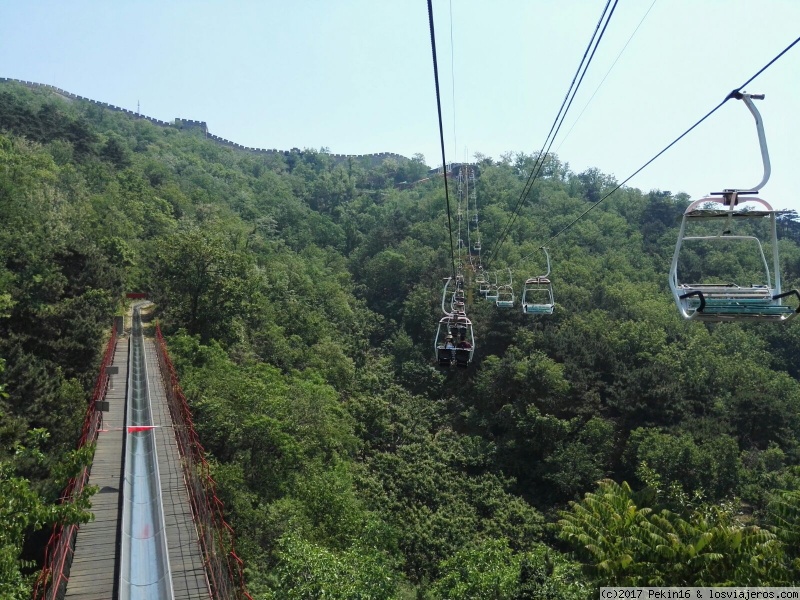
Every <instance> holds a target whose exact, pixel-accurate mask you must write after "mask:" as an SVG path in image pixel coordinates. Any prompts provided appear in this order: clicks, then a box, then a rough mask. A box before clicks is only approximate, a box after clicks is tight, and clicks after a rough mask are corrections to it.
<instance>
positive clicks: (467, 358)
mask: <svg viewBox="0 0 800 600" xmlns="http://www.w3.org/2000/svg"><path fill="white" fill-rule="evenodd" d="M451 281H452V277H448V278H447V279H446V280H445V284H444V289H443V290H442V312H443V313H444V316H443V317H442V318H441V319H439V326H438V327H437V329H436V339H435V340H434V351H435V352H436V362H437V364H438V365H439V366H440V367H452V366H454V365H455V366H457V367H467V366H468V365H469V364H470V363H471V362H472V357H473V355H474V354H475V334H474V332H473V330H472V321H470V320H469V319H468V318H467V315H466V313H465V312H463V311H452V312H449V311H447V309H446V307H445V303H446V300H447V288H448V286H449V285H450V282H451ZM451 297H452V296H451ZM451 302H452V300H451Z"/></svg>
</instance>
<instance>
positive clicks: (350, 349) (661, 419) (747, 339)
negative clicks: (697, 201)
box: [0, 83, 800, 600]
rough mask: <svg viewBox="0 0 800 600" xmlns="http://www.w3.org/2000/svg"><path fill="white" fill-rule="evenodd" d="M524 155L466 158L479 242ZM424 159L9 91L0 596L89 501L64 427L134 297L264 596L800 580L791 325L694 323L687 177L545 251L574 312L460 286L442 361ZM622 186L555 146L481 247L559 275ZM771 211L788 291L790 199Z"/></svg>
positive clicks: (22, 587) (527, 163)
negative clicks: (76, 490) (462, 346)
mask: <svg viewBox="0 0 800 600" xmlns="http://www.w3.org/2000/svg"><path fill="white" fill-rule="evenodd" d="M386 149H387V150H391V148H386ZM673 151H674V152H680V148H676V149H675V150H673ZM536 159H537V156H535V155H531V154H526V153H524V152H517V153H514V152H512V153H508V154H506V155H503V156H501V157H499V158H491V157H487V156H482V155H480V154H479V155H476V158H475V165H476V168H477V169H478V172H479V177H478V178H477V179H476V196H477V200H478V207H479V215H480V231H481V237H482V240H483V242H484V247H487V248H488V247H491V246H492V245H493V244H494V243H495V242H496V241H497V240H498V239H499V238H500V236H501V235H502V232H503V230H504V228H505V227H506V224H507V223H509V219H510V218H511V217H512V214H513V211H514V209H515V207H516V203H517V201H518V199H519V198H520V194H521V192H522V190H523V186H524V185H525V183H526V181H527V179H528V176H529V174H530V171H531V169H532V168H533V164H534V161H535V160H536ZM428 171H429V167H428V166H427V165H426V164H425V158H424V157H422V156H420V155H417V156H415V157H414V158H412V159H410V160H408V161H398V160H393V159H389V160H385V161H384V162H382V163H381V164H379V165H377V166H371V165H370V164H369V162H368V161H364V162H359V161H358V160H347V161H344V162H339V163H335V162H334V161H333V159H332V157H331V156H329V155H328V154H327V153H326V151H325V149H320V150H319V151H315V150H310V149H307V150H303V151H301V152H300V151H293V152H289V153H286V154H280V153H275V154H257V153H253V152H247V151H243V150H235V149H231V148H227V147H224V146H221V145H219V144H216V143H214V142H212V141H211V140H208V139H205V138H204V136H203V135H202V133H200V132H196V131H195V132H192V131H181V130H179V129H178V128H176V127H159V126H157V125H154V124H152V123H150V122H147V121H146V120H142V119H136V118H134V117H133V116H131V115H126V114H122V113H117V112H112V111H110V110H107V109H104V108H102V107H100V106H97V105H95V104H92V103H90V102H87V101H67V100H65V99H62V98H60V97H57V96H55V95H53V94H51V93H48V92H46V91H37V90H30V89H27V88H25V87H22V86H20V85H17V84H12V83H8V84H3V85H0V359H2V360H1V361H0V369H1V370H2V372H0V441H1V443H0V522H2V523H3V524H4V527H2V528H0V597H2V598H28V597H30V593H31V586H32V581H33V579H34V578H35V576H36V574H37V571H38V569H39V568H41V560H42V556H41V553H40V551H39V549H41V548H42V547H43V546H44V543H45V542H46V539H47V536H48V535H49V531H50V527H51V526H52V524H53V523H54V522H81V521H86V520H88V519H90V518H91V498H90V497H88V496H87V497H84V498H82V499H80V501H79V502H76V503H74V504H69V505H63V504H59V503H58V497H59V495H60V490H61V489H62V487H63V485H64V483H65V481H66V480H67V479H68V478H69V477H70V476H71V475H72V474H74V473H75V472H76V470H77V469H78V468H80V466H81V465H83V464H86V463H87V462H89V461H91V448H89V449H88V450H84V451H80V452H77V451H75V450H74V448H75V443H76V441H77V439H78V438H79V437H80V428H81V424H82V422H83V417H84V413H85V410H86V405H87V402H88V399H89V397H90V395H91V390H92V388H93V385H94V379H95V377H96V375H97V369H98V365H99V364H100V360H101V358H102V352H103V349H104V343H105V341H106V339H107V336H108V332H109V329H110V326H111V322H112V317H113V316H114V315H115V314H121V312H122V311H124V310H125V306H124V294H125V292H129V291H137V292H138V291H142V292H147V293H148V294H149V297H150V299H152V300H153V302H154V303H155V304H156V313H157V316H158V318H159V320H160V322H161V325H162V328H163V330H164V332H165V335H166V337H167V342H168V345H169V350H170V353H171V355H172V357H173V360H174V362H175V365H176V367H177V369H178V372H179V374H180V377H181V383H182V386H183V388H184V390H185V392H186V395H187V397H188V399H189V402H190V405H191V408H192V411H193V415H194V422H195V427H196V428H197V430H198V433H199V435H200V438H201V441H202V443H203V445H204V447H205V449H206V451H207V453H208V456H207V458H208V460H209V462H210V464H211V467H212V475H213V477H214V479H215V480H216V482H217V485H218V493H219V495H220V498H221V499H222V500H223V501H224V503H225V511H226V518H227V520H228V522H229V523H230V524H231V525H232V527H233V529H234V531H235V535H236V546H237V552H238V554H239V555H240V556H241V558H242V560H243V561H244V564H245V575H246V580H247V586H248V590H249V592H250V594H251V595H252V596H253V598H255V599H258V600H267V599H270V600H272V599H274V600H282V599H315V598H323V597H324V598H333V599H361V600H367V599H375V600H378V599H400V600H435V599H495V600H524V599H534V598H536V599H553V600H555V599H563V600H573V599H575V600H577V599H584V598H586V599H588V598H593V597H596V594H597V590H598V588H599V587H600V586H604V585H650V586H661V585H704V586H712V585H716V586H726V585H781V584H791V583H797V582H800V381H799V380H798V377H799V376H800V363H798V362H797V361H796V360H795V359H794V358H793V357H794V356H795V349H796V348H797V347H798V344H800V320H795V321H791V322H790V323H789V324H785V325H781V324H766V325H764V324H757V323H730V324H729V323H723V324H703V323H695V322H687V321H684V320H683V319H681V318H680V317H679V314H678V311H677V310H676V307H675V304H674V301H673V299H672V297H671V295H670V292H669V286H668V282H667V273H668V271H669V265H670V260H671V258H672V252H673V249H674V246H675V240H676V238H677V235H678V225H679V223H680V216H681V214H682V213H683V211H684V209H685V208H686V206H687V205H688V204H689V200H690V199H689V198H688V196H686V195H685V194H673V193H671V192H670V191H666V190H653V191H649V192H645V191H641V190H638V189H635V188H629V187H624V188H622V189H620V190H619V191H618V192H616V193H615V194H614V195H613V196H612V197H610V198H609V199H608V200H607V201H605V202H603V203H602V204H601V205H599V206H597V210H594V211H593V212H592V213H591V214H590V215H589V216H587V217H586V218H584V219H582V220H580V221H579V222H577V223H576V224H575V226H573V227H571V228H570V229H569V230H567V231H566V232H565V233H564V234H562V235H561V236H559V237H558V239H557V240H555V241H554V242H553V243H552V244H551V245H550V246H549V248H550V255H551V258H552V272H551V274H550V278H551V280H552V282H553V287H554V292H555V301H556V308H555V311H554V313H553V314H552V315H551V316H531V315H524V314H522V311H521V310H520V309H519V307H518V306H517V307H516V308H514V309H512V310H505V311H504V310H500V309H498V308H496V307H495V306H494V305H493V304H492V303H490V302H486V301H485V300H483V299H482V298H481V297H480V295H478V294H477V293H474V294H470V296H471V298H472V302H471V304H470V305H468V307H467V314H468V315H469V317H470V319H471V320H472V322H473V324H474V328H475V339H476V348H475V355H474V360H473V362H472V364H471V365H470V366H469V368H467V369H456V368H451V369H440V368H439V367H437V364H436V361H435V357H434V344H433V340H434V335H435V333H436V326H437V323H438V321H439V318H440V317H441V306H440V305H441V295H442V285H443V278H444V277H447V276H448V275H450V274H451V272H452V268H453V267H452V261H451V253H450V245H449V244H450V242H449V238H448V229H447V227H448V225H447V223H448V220H447V212H446V210H445V192H444V186H443V183H442V177H441V175H440V176H438V177H431V178H430V179H428V180H426V181H424V180H425V179H426V178H428V177H429V174H428ZM412 182H419V183H417V184H416V185H410V184H411V183H412ZM717 183H718V182H709V186H710V187H713V185H716V184H717ZM616 184H617V182H616V180H615V179H614V177H612V176H609V175H606V174H603V173H601V172H599V171H597V170H595V169H590V170H587V171H585V172H582V173H575V172H573V171H572V170H571V169H570V167H569V164H568V163H566V162H562V161H561V160H560V159H559V158H558V157H557V156H555V155H548V156H546V157H545V160H544V171H543V174H542V176H541V177H540V178H539V179H538V180H537V181H536V183H535V184H534V186H533V189H532V190H531V193H530V196H529V198H528V200H527V202H526V203H525V204H524V206H523V207H522V209H521V211H520V214H519V217H518V218H517V219H516V220H515V221H514V222H513V226H512V227H511V229H510V231H509V235H508V239H507V240H506V241H505V243H503V244H502V245H501V246H500V247H499V249H498V252H497V255H496V256H492V257H491V264H492V269H497V270H498V271H500V272H501V273H502V272H507V271H505V269H506V268H511V269H512V272H513V276H514V281H515V282H520V281H524V280H525V278H527V277H532V276H535V275H538V274H540V273H541V272H543V270H544V262H543V257H542V255H541V253H539V252H538V251H537V250H538V248H539V247H540V246H541V245H542V244H543V243H544V241H545V240H547V239H549V238H550V237H551V236H552V235H553V234H554V233H556V232H557V231H559V230H561V229H562V228H563V227H564V226H565V225H567V224H568V223H570V222H571V221H572V220H573V219H575V217H576V216H577V215H579V214H580V213H581V212H583V211H584V210H586V208H587V207H588V206H589V205H590V204H591V203H595V202H597V200H598V199H599V198H600V197H602V196H603V195H604V194H605V193H606V192H608V191H610V190H611V189H613V188H614V187H615V186H616ZM664 185H665V186H666V187H668V186H669V182H664ZM764 197H765V198H767V199H768V193H767V192H765V194H764ZM777 208H781V207H777ZM780 233H781V236H782V240H781V243H780V251H781V261H782V263H781V266H782V274H783V280H784V288H785V289H787V290H788V289H791V288H795V287H798V286H800V221H798V219H797V215H796V214H792V213H790V214H788V215H784V216H782V217H781V220H780ZM723 258H725V257H724V256H717V255H713V254H711V253H708V254H706V253H703V252H699V251H698V252H697V253H696V254H695V255H694V256H693V257H692V259H693V261H694V263H693V264H694V267H693V268H696V269H697V270H698V271H702V270H703V269H705V268H706V267H708V268H711V267H712V266H713V265H714V263H718V262H719V261H720V260H722V259H723ZM517 287H519V286H518V285H517ZM517 292H518V293H519V290H517Z"/></svg>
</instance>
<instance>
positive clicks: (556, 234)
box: [523, 37, 800, 260]
mask: <svg viewBox="0 0 800 600" xmlns="http://www.w3.org/2000/svg"><path fill="white" fill-rule="evenodd" d="M798 42H800V37H798V38H797V39H796V40H794V41H793V42H792V43H791V44H789V45H788V46H786V48H784V49H783V50H782V51H781V52H780V53H779V54H778V55H776V56H775V58H773V59H772V60H771V61H769V62H768V63H767V64H766V65H764V66H763V67H761V68H760V69H759V70H758V71H757V72H756V73H755V75H753V76H752V77H750V79H748V80H747V81H745V82H744V83H743V84H742V85H740V86H739V87H737V88H735V89H734V90H732V91H731V92H730V93H729V94H728V95H727V96H725V99H724V100H722V102H720V103H719V104H717V105H716V106H715V107H714V108H712V109H711V110H710V111H708V112H707V113H706V114H705V115H704V116H703V117H702V118H701V119H700V120H698V121H697V122H696V123H695V124H694V125H692V126H691V127H689V129H687V130H686V131H684V132H683V133H682V134H680V135H679V136H678V137H677V138H675V139H674V140H672V142H670V143H669V144H668V145H667V146H666V147H664V149H663V150H661V151H660V152H659V153H658V154H656V155H655V156H653V158H651V159H650V160H648V161H647V162H646V163H644V164H643V165H642V166H641V167H639V168H638V169H636V170H635V171H634V172H633V173H631V174H630V175H629V176H628V177H627V178H625V180H624V181H622V182H621V183H619V184H617V186H616V187H615V188H614V189H613V190H611V191H610V192H608V193H607V194H606V195H605V196H603V197H602V198H600V200H598V201H597V202H595V203H594V204H592V205H591V206H590V207H589V208H587V209H586V210H585V211H583V212H582V213H581V214H579V215H578V216H577V217H576V218H575V219H574V220H573V221H572V222H570V223H568V224H567V225H566V226H564V227H563V228H562V229H560V230H559V231H558V232H556V233H555V234H554V235H552V236H551V237H550V239H548V240H547V241H546V242H545V243H544V244H543V246H547V245H548V244H549V243H550V242H552V241H553V240H554V239H556V238H557V237H558V236H560V235H561V234H562V233H564V232H565V231H567V230H568V229H569V228H570V227H572V226H573V225H575V223H577V222H578V221H580V220H581V219H582V218H583V217H584V216H586V215H587V214H589V213H590V212H591V211H593V210H594V209H595V208H596V207H597V205H598V204H600V203H601V202H602V201H603V200H605V199H606V198H608V197H609V196H611V195H612V194H613V193H614V192H616V191H617V190H619V189H620V188H621V187H622V186H623V185H625V184H626V183H628V182H629V181H630V180H631V179H633V178H634V177H636V175H638V174H639V173H641V172H642V171H643V170H644V169H645V168H647V167H648V166H650V164H651V163H652V162H653V161H655V160H656V159H657V158H658V157H660V156H661V155H662V154H664V153H665V152H666V151H667V150H669V149H670V148H672V147H673V146H674V145H675V144H677V143H678V142H679V141H681V140H682V139H683V138H685V137H686V136H687V135H688V134H689V133H690V132H691V131H692V130H694V129H695V128H696V127H697V126H698V125H700V123H702V122H703V121H705V120H706V119H707V118H708V117H710V116H711V115H713V114H714V113H715V112H717V111H718V110H719V109H720V108H721V107H722V105H723V104H725V103H726V102H727V101H728V100H730V99H731V98H736V97H737V95H738V94H739V93H740V92H741V91H742V89H744V88H745V87H746V86H747V85H749V84H750V83H751V82H752V81H753V80H754V79H755V78H756V77H758V76H759V75H761V74H762V73H763V72H764V71H766V70H767V69H768V68H770V67H771V66H772V65H773V64H775V62H777V61H778V60H779V59H780V58H781V57H782V56H783V55H784V54H786V53H787V52H788V51H789V50H791V49H792V48H793V47H794V46H795V45H797V43H798ZM526 258H527V257H526ZM523 260H524V259H523Z"/></svg>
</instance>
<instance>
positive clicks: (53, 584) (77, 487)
mask: <svg viewBox="0 0 800 600" xmlns="http://www.w3.org/2000/svg"><path fill="white" fill-rule="evenodd" d="M116 345H117V332H116V329H114V328H112V330H111V339H109V340H108V346H106V352H105V354H104V355H103V362H102V363H101V364H100V374H99V375H98V377H97V382H96V383H95V386H94V392H93V393H92V399H91V400H90V401H89V405H88V406H87V407H86V417H85V418H84V420H83V429H82V430H81V437H80V440H78V445H77V447H78V448H82V447H83V446H85V445H86V444H93V443H94V442H95V441H96V440H97V430H98V429H99V428H100V419H101V416H102V413H101V412H100V411H97V410H95V404H96V403H97V401H98V400H102V399H103V397H104V396H105V394H106V389H107V388H108V374H107V373H106V367H108V366H110V365H111V363H113V362H114V350H115V349H116ZM90 472H91V465H90V466H88V467H84V468H83V469H82V470H81V472H80V473H79V474H78V476H77V477H74V478H72V479H70V480H69V482H68V483H67V487H66V488H64V491H63V493H62V494H61V498H60V502H61V503H66V502H72V501H73V499H74V498H75V497H77V496H78V495H80V494H81V492H83V489H84V487H86V483H87V482H88V481H89V473H90ZM77 531H78V526H77V525H62V524H56V525H54V526H53V533H52V534H51V535H50V540H49V541H48V542H47V546H46V547H45V554H44V568H43V569H42V571H41V573H39V577H38V579H37V580H36V585H35V586H34V591H33V598H34V600H57V599H60V598H63V597H64V594H65V593H66V589H67V581H68V577H69V569H70V566H71V564H72V553H73V551H74V550H75V536H76V534H77Z"/></svg>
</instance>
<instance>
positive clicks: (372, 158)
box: [0, 77, 409, 165]
mask: <svg viewBox="0 0 800 600" xmlns="http://www.w3.org/2000/svg"><path fill="white" fill-rule="evenodd" d="M0 83H16V84H19V85H24V86H25V87H28V88H31V89H34V90H45V91H48V92H51V93H53V94H56V95H58V96H61V97H62V98H64V99H66V100H82V101H84V102H89V103H90V104H94V105H95V106H100V107H102V108H105V109H107V110H113V111H116V112H121V113H125V114H126V115H128V116H130V117H132V118H134V119H142V120H145V121H149V122H150V123H153V124H154V125H158V126H159V127H174V128H177V129H181V130H194V131H200V132H202V133H203V135H204V136H205V137H206V138H207V139H209V140H212V141H214V142H216V143H217V144H220V145H222V146H227V147H229V148H233V149H235V150H243V151H245V152H253V153H257V154H283V155H288V154H291V153H302V150H300V149H299V148H292V149H291V150H277V149H275V148H271V149H267V148H250V147H248V146H242V145H241V144H237V143H236V142H232V141H230V140H226V139H225V138H222V137H220V136H218V135H214V134H213V133H209V131H208V125H207V124H206V122H205V121H193V120H191V119H181V118H176V119H175V121H173V122H168V121H161V120H160V119H154V118H153V117H148V116H146V115H142V114H140V113H137V112H134V111H132V110H128V109H127V108H120V107H119V106H114V105H113V104H107V103H105V102H98V101H97V100H92V99H91V98H84V97H83V96H78V95H77V94H73V93H71V92H68V91H66V90H62V89H61V88H58V87H56V86H54V85H48V84H46V83H35V82H32V81H24V80H22V79H13V78H10V77H0ZM328 156H330V157H331V159H333V161H334V162H335V163H340V162H345V161H347V160H358V161H368V162H369V163H370V164H371V165H377V164H380V163H382V162H383V161H385V160H387V159H393V160H400V161H407V160H409V159H408V158H407V157H405V156H402V155H400V154H395V153H394V152H378V153H375V154H328Z"/></svg>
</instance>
